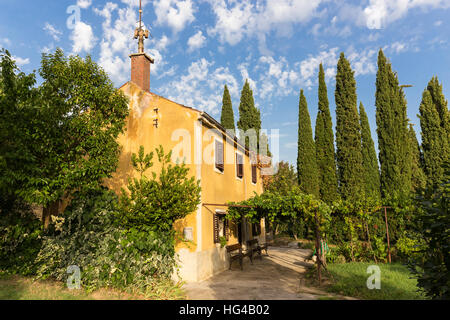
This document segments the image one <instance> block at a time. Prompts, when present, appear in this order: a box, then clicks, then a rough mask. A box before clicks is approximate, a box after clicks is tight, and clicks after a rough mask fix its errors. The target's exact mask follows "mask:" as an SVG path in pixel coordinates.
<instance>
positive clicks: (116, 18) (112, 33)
mask: <svg viewBox="0 0 450 320" xmlns="http://www.w3.org/2000/svg"><path fill="white" fill-rule="evenodd" d="M122 3H124V4H126V6H125V7H122V6H119V4H117V3H112V2H107V3H106V4H105V5H104V7H103V8H100V9H99V8H94V12H95V13H96V14H97V15H98V16H100V17H101V18H103V23H102V37H101V40H100V58H99V64H100V65H101V66H102V67H103V68H104V69H105V71H106V72H107V73H108V74H109V75H110V77H111V79H112V80H113V81H114V83H115V84H116V85H122V84H123V83H125V82H126V81H128V80H129V79H130V69H131V62H130V57H129V55H130V54H131V53H133V52H137V41H136V40H135V39H134V38H133V34H134V29H135V28H136V27H137V23H136V21H138V19H139V17H138V12H137V10H136V3H137V4H138V5H139V3H138V2H137V1H129V0H122ZM145 3H146V2H144V1H143V2H142V4H143V6H144V5H145ZM144 27H145V26H144ZM168 43H169V39H168V38H167V37H166V36H165V35H163V36H162V37H161V38H159V39H154V38H152V39H148V40H146V41H145V51H146V52H147V53H148V54H149V55H151V56H152V57H153V58H154V59H155V64H154V65H152V74H158V72H159V69H160V68H161V67H163V66H164V64H165V62H164V59H163V56H162V54H161V52H162V51H163V50H164V49H165V48H166V46H167V45H168ZM150 48H151V49H150Z"/></svg>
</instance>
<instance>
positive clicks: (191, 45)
mask: <svg viewBox="0 0 450 320" xmlns="http://www.w3.org/2000/svg"><path fill="white" fill-rule="evenodd" d="M187 44H188V52H192V51H194V50H197V49H200V48H202V47H204V46H205V44H206V37H205V36H204V35H203V32H201V31H198V32H197V33H196V34H194V35H193V36H192V37H190V38H189V40H188V43H187Z"/></svg>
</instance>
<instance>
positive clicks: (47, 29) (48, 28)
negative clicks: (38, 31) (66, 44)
mask: <svg viewBox="0 0 450 320" xmlns="http://www.w3.org/2000/svg"><path fill="white" fill-rule="evenodd" d="M44 30H45V32H47V33H48V34H49V35H50V36H51V37H52V38H53V40H55V41H59V40H60V36H61V35H62V32H61V31H59V30H57V29H56V28H55V27H54V26H53V25H51V24H50V23H48V22H46V23H45V26H44Z"/></svg>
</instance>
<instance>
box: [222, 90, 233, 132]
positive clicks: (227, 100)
mask: <svg viewBox="0 0 450 320" xmlns="http://www.w3.org/2000/svg"><path fill="white" fill-rule="evenodd" d="M220 123H221V124H222V126H223V127H224V128H225V129H228V130H230V129H232V130H233V133H235V130H236V127H235V125H234V112H233V105H232V104H231V97H230V92H229V91H228V87H227V85H225V89H224V90H223V99H222V114H221V116H220Z"/></svg>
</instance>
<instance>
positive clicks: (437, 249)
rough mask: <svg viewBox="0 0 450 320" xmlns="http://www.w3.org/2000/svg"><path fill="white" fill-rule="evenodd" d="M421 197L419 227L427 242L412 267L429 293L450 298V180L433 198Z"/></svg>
mask: <svg viewBox="0 0 450 320" xmlns="http://www.w3.org/2000/svg"><path fill="white" fill-rule="evenodd" d="M447 175H450V173H449V172H448V171H447ZM419 200H420V202H419V205H420V211H419V212H418V213H417V216H416V230H415V231H416V232H417V233H418V234H419V235H420V237H421V238H422V239H423V241H424V242H425V245H424V246H423V248H421V250H420V253H421V254H422V255H420V256H415V257H413V258H412V259H410V262H409V267H410V269H411V270H412V272H413V273H414V274H415V275H416V277H417V279H418V286H419V287H420V288H422V289H423V290H424V291H425V294H426V295H427V296H428V297H431V298H433V299H450V228H449V226H450V214H449V212H450V180H448V181H446V182H445V183H443V184H442V186H441V187H439V188H438V189H437V190H436V191H435V193H434V194H433V195H432V196H431V197H430V198H422V199H419Z"/></svg>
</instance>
